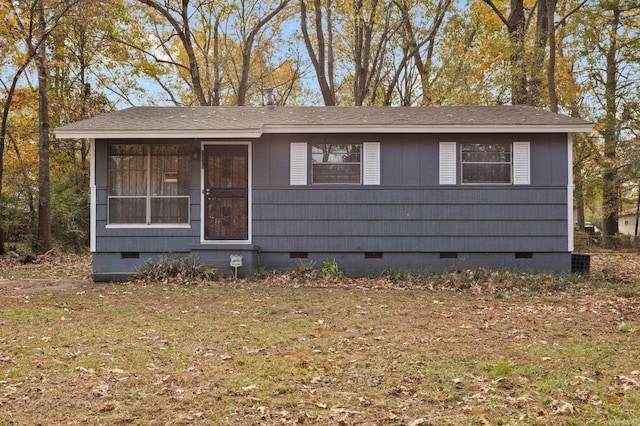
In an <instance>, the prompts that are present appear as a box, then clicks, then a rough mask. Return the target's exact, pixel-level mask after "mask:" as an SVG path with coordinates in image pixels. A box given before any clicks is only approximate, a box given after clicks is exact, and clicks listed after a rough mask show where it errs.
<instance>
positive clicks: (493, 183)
mask: <svg viewBox="0 0 640 426" xmlns="http://www.w3.org/2000/svg"><path fill="white" fill-rule="evenodd" d="M459 145H460V184H461V185H514V179H513V172H514V161H513V160H514V158H513V142H493V143H482V142H461V143H460V144H459ZM465 145H505V146H509V162H508V163H507V162H505V161H501V162H498V161H473V162H471V161H464V153H465V152H464V151H463V149H464V146H465ZM474 152H479V151H474ZM465 164H467V165H469V164H489V165H491V164H494V165H505V164H508V165H509V180H508V181H504V182H486V181H477V182H465V178H464V168H465V167H464V166H465Z"/></svg>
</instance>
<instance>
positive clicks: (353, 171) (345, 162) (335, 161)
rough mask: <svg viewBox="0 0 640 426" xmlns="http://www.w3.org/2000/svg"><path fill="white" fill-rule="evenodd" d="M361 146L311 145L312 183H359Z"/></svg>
mask: <svg viewBox="0 0 640 426" xmlns="http://www.w3.org/2000/svg"><path fill="white" fill-rule="evenodd" d="M361 151H362V144H344V145H338V144H313V145H312V147H311V182H312V183H321V184H322V183H352V184H360V183H361V176H362V172H361Z"/></svg>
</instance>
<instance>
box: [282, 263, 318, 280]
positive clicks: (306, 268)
mask: <svg viewBox="0 0 640 426" xmlns="http://www.w3.org/2000/svg"><path fill="white" fill-rule="evenodd" d="M315 265H316V263H315V262H314V261H313V260H312V261H310V262H306V263H305V262H304V261H303V260H301V259H296V261H295V263H294V264H293V265H291V267H289V269H288V270H287V275H288V276H289V277H290V278H298V279H313V278H315V277H317V276H318V270H317V269H316V268H315Z"/></svg>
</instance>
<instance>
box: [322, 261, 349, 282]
mask: <svg viewBox="0 0 640 426" xmlns="http://www.w3.org/2000/svg"><path fill="white" fill-rule="evenodd" d="M321 272H322V276H323V277H325V278H340V277H343V276H344V272H342V271H341V270H340V267H339V266H338V263H337V262H336V260H335V259H331V260H330V259H326V260H325V261H324V262H322V269H321Z"/></svg>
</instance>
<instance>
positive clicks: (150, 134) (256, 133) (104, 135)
mask: <svg viewBox="0 0 640 426" xmlns="http://www.w3.org/2000/svg"><path fill="white" fill-rule="evenodd" d="M592 130H593V125H592V124H590V123H587V124H570V125H567V124H555V125H548V124H547V125H542V124H538V125H523V124H512V125H498V124H494V125H379V124H375V125H373V124H372V125H368V124H365V125H353V124H345V125H336V124H334V125H311V126H309V125H270V124H267V125H265V126H264V127H263V128H262V129H260V128H253V129H241V130H229V129H222V130H189V129H180V130H158V129H156V130H149V129H138V130H127V129H122V130H114V129H109V130H103V129H65V128H64V127H61V128H58V129H55V130H54V133H55V135H56V137H57V138H58V139H81V138H90V139H176V138H189V139H194V138H197V139H228V138H233V139H237V138H250V139H255V138H259V137H260V136H262V134H263V133H275V134H277V133H280V134H285V133H382V134H385V133H386V134H388V133H400V134H401V133H407V134H410V133H414V134H415V133H425V134H428V133H582V132H591V131H592Z"/></svg>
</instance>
